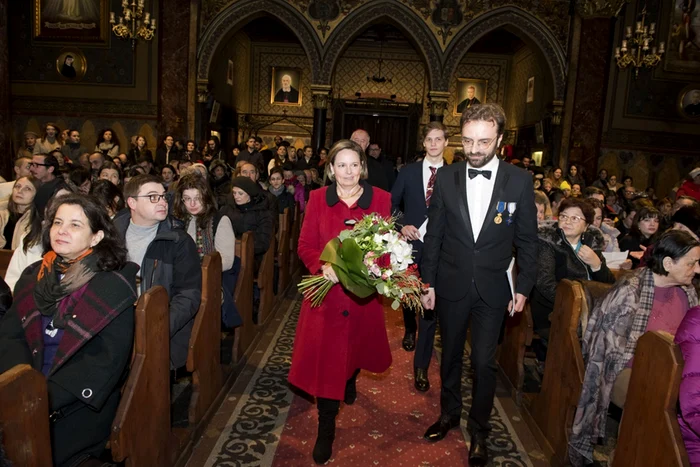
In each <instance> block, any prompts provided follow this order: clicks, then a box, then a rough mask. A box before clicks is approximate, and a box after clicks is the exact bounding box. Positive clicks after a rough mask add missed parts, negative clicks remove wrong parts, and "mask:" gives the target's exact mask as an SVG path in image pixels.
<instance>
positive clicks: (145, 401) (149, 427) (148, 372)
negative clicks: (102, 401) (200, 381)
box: [110, 286, 170, 467]
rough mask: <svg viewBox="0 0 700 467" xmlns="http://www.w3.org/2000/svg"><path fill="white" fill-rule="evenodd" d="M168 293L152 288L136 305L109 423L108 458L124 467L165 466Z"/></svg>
mask: <svg viewBox="0 0 700 467" xmlns="http://www.w3.org/2000/svg"><path fill="white" fill-rule="evenodd" d="M168 304H169V301H168V293H167V292H166V291H165V289H164V288H163V287H160V286H158V287H153V288H152V289H150V290H148V291H147V292H146V293H145V294H143V295H141V298H140V299H139V301H138V303H137V305H136V331H135V335H134V356H133V358H132V364H131V369H130V371H129V377H128V379H127V381H126V385H125V386H124V389H123V391H122V398H121V401H120V402H119V408H118V409H117V415H116V417H115V418H114V422H113V423H112V434H111V437H110V447H111V449H112V457H113V458H114V460H115V461H117V462H126V466H127V467H129V466H133V467H136V466H142V465H152V466H165V465H169V464H170V318H169V315H168Z"/></svg>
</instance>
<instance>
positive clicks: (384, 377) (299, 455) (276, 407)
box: [206, 302, 532, 467]
mask: <svg viewBox="0 0 700 467" xmlns="http://www.w3.org/2000/svg"><path fill="white" fill-rule="evenodd" d="M299 309H300V303H299V302H296V303H295V304H294V305H293V306H292V307H290V309H289V310H288V311H287V314H286V316H285V317H284V318H283V321H282V323H281V325H280V327H279V328H278V330H277V332H276V334H275V336H274V338H273V341H272V344H271V345H270V346H269V347H268V349H267V351H266V353H265V355H264V356H263V359H262V361H261V364H260V365H259V367H258V368H257V370H256V372H255V374H254V375H253V377H252V379H251V380H250V383H249V385H248V387H247V389H246V391H245V395H244V396H243V397H241V399H240V401H239V403H238V405H237V406H236V409H235V410H234V411H233V413H232V414H231V416H230V418H229V421H228V423H227V425H226V428H225V429H224V430H223V432H222V434H221V436H220V437H219V439H218V441H217V443H216V445H215V447H214V449H213V450H212V453H211V455H210V456H209V460H208V462H207V463H206V465H207V466H241V467H243V466H246V467H248V466H250V467H252V466H266V467H267V466H274V467H283V466H285V467H286V466H290V467H291V466H294V467H296V466H307V465H309V466H311V465H314V463H313V460H312V459H311V451H312V450H313V444H314V441H315V437H316V427H317V418H316V408H315V404H314V403H313V401H312V400H310V399H308V398H305V397H303V396H300V395H294V394H293V393H292V392H291V391H290V390H289V388H288V386H287V379H286V377H287V372H288V370H289V365H290V361H291V356H292V346H293V341H294V331H295V328H296V323H297V318H298V316H299ZM386 321H387V329H388V331H389V341H390V345H391V349H392V355H393V357H394V361H393V364H392V366H391V368H390V369H389V370H388V371H387V372H385V373H383V374H381V375H375V374H371V373H367V372H361V373H360V376H359V378H358V398H357V401H356V402H355V404H354V405H352V406H346V405H345V404H341V411H340V415H339V416H338V420H337V433H336V441H335V444H334V455H333V458H332V459H331V460H330V461H329V463H328V464H329V465H334V466H353V467H360V466H361V467H364V466H372V465H380V466H392V467H393V466H421V467H438V466H455V465H467V464H468V462H467V457H468V446H467V443H466V442H465V440H467V439H468V437H467V435H466V419H463V420H462V430H461V431H460V430H453V431H452V432H450V434H449V435H448V437H447V438H446V439H444V440H442V441H441V442H438V443H435V444H432V443H428V442H426V441H424V440H423V438H422V436H423V433H424V432H425V430H426V428H427V427H428V426H429V425H431V424H432V423H433V422H434V421H435V420H437V418H438V416H439V413H440V408H439V389H438V387H437V385H438V384H439V375H438V363H437V361H434V362H433V364H432V365H431V368H430V380H431V384H432V385H433V387H431V389H430V391H428V392H427V393H425V394H423V393H419V392H417V391H415V389H414V388H413V359H412V357H413V354H412V353H407V352H405V351H404V350H403V349H401V338H402V337H403V327H402V323H401V316H400V313H399V312H395V311H392V310H391V309H387V313H386ZM471 384H472V381H471V375H470V370H469V363H468V359H465V365H464V368H463V379H462V387H463V391H462V393H463V395H464V405H465V412H464V413H465V415H464V416H465V417H466V412H467V411H466V409H468V407H469V406H470V404H471V391H470V388H471ZM491 422H492V424H493V432H492V436H491V437H490V438H489V443H490V445H489V448H490V450H491V452H492V458H493V463H492V465H494V466H508V467H511V466H513V467H516V466H532V463H531V462H530V460H529V458H528V456H527V454H526V453H525V451H524V448H523V446H522V443H521V442H520V440H519V439H518V438H517V436H516V435H515V431H514V430H513V427H512V426H511V424H510V422H509V421H508V418H507V417H506V416H505V414H504V411H503V408H502V407H501V405H500V404H499V402H498V400H496V404H495V406H494V410H493V413H492V416H491Z"/></svg>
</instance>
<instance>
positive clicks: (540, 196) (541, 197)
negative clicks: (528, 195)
mask: <svg viewBox="0 0 700 467" xmlns="http://www.w3.org/2000/svg"><path fill="white" fill-rule="evenodd" d="M535 204H539V205H542V206H544V219H545V220H549V219H551V218H552V204H551V203H550V202H549V198H547V195H546V194H544V193H543V192H541V191H539V190H535Z"/></svg>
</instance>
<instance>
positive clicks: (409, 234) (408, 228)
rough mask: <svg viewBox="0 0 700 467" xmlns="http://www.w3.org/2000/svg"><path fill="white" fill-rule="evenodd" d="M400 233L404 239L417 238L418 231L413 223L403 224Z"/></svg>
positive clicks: (418, 237)
mask: <svg viewBox="0 0 700 467" xmlns="http://www.w3.org/2000/svg"><path fill="white" fill-rule="evenodd" d="M401 235H403V236H404V237H406V240H419V239H420V232H419V231H418V229H416V227H415V226H413V225H404V226H403V228H402V229H401Z"/></svg>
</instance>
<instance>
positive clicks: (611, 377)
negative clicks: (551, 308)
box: [569, 230, 700, 465]
mask: <svg viewBox="0 0 700 467" xmlns="http://www.w3.org/2000/svg"><path fill="white" fill-rule="evenodd" d="M698 260H700V242H698V241H697V240H696V239H694V238H693V237H692V236H691V235H690V234H688V233H686V232H683V231H680V230H670V231H668V232H666V233H664V234H663V235H661V237H660V238H659V241H658V242H657V243H656V244H655V246H654V251H653V252H652V254H651V257H650V258H649V260H648V263H647V267H643V268H639V269H638V270H636V271H634V273H633V274H630V275H628V276H626V277H624V278H622V279H620V281H619V282H618V283H617V284H615V287H613V289H612V290H611V291H610V292H609V293H608V295H607V296H606V297H605V298H604V299H603V300H601V301H600V302H599V303H598V304H597V305H596V306H595V308H594V309H593V311H592V312H591V314H590V318H589V320H588V326H587V327H586V332H585V334H584V336H583V348H582V350H583V360H584V362H585V363H586V370H585V374H584V377H583V387H582V390H581V397H580V398H579V402H578V407H577V409H576V415H575V416H574V423H573V427H572V430H571V436H570V438H569V443H570V445H571V447H572V449H570V450H569V454H570V457H571V461H572V463H573V464H574V465H580V464H581V463H582V461H583V459H584V458H585V459H587V460H588V462H592V461H593V443H594V442H595V441H596V440H597V438H598V437H599V436H605V421H606V417H607V412H608V405H609V404H610V402H611V401H612V402H614V403H615V404H616V405H618V406H621V405H624V399H625V397H626V392H627V388H626V386H627V384H629V375H630V373H631V365H632V358H633V356H634V351H635V349H636V346H637V340H638V339H639V338H640V337H641V336H642V334H644V333H645V332H646V331H657V330H660V331H666V332H669V333H671V334H675V332H676V329H677V328H678V326H679V324H680V323H681V321H682V319H683V316H684V315H685V313H686V311H687V310H688V308H690V307H694V306H696V305H698V296H697V293H696V292H695V289H694V288H693V287H692V281H693V277H695V275H696V274H700V266H699V265H698ZM614 393H615V395H614Z"/></svg>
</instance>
